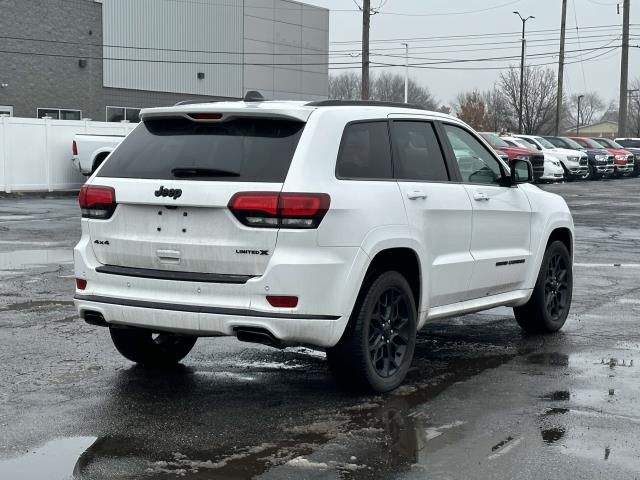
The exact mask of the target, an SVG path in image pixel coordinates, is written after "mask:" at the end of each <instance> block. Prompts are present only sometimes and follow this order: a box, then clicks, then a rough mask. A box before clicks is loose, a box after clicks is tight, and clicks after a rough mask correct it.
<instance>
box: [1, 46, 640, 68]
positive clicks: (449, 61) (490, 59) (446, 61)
mask: <svg viewBox="0 0 640 480" xmlns="http://www.w3.org/2000/svg"><path fill="white" fill-rule="evenodd" d="M619 47H620V46H619V45H617V46H613V47H610V46H601V47H593V48H585V49H578V50H569V51H568V52H570V53H577V52H584V51H587V52H593V51H597V50H602V49H611V48H619ZM635 47H636V48H640V47H638V46H635ZM0 53H5V54H15V55H26V56H37V57H53V58H72V59H74V60H75V59H77V58H78V55H69V54H59V53H42V52H24V51H12V50H0ZM555 55H556V52H555V50H554V51H552V52H544V53H537V54H532V55H530V56H531V57H542V58H543V57H550V56H555ZM84 58H86V59H90V60H102V61H122V62H132V63H153V64H178V65H183V64H184V65H224V66H245V65H246V66H262V67H274V68H281V67H287V66H290V67H302V66H331V65H338V66H347V67H346V68H356V67H357V66H359V65H361V62H315V63H267V62H260V63H254V62H247V63H243V62H210V61H206V62H202V61H195V60H153V59H134V58H118V57H103V56H86V57H84ZM515 58H517V56H515V55H514V56H503V57H485V58H477V59H444V60H443V59H440V60H438V61H435V62H421V63H413V64H410V66H411V67H413V68H421V67H427V66H434V65H443V64H458V63H476V62H495V61H499V60H509V59H515ZM372 63H373V62H372ZM375 63H376V64H378V65H384V66H388V67H394V66H404V64H392V63H388V64H387V63H385V64H383V63H382V62H375ZM482 68H486V69H492V68H496V67H478V69H482ZM501 68H506V67H501Z"/></svg>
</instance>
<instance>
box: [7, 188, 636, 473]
mask: <svg viewBox="0 0 640 480" xmlns="http://www.w3.org/2000/svg"><path fill="white" fill-rule="evenodd" d="M639 186H640V181H638V180H631V179H630V180H622V181H602V182H597V183H594V182H591V183H589V184H586V183H573V184H566V185H554V186H549V187H545V188H547V189H549V190H551V191H554V192H557V193H559V194H562V195H563V196H564V197H565V198H566V199H567V201H568V203H569V205H570V206H571V208H572V211H573V213H574V216H575V222H576V231H577V244H576V256H575V261H576V281H575V294H574V303H573V308H572V312H571V315H570V318H569V321H568V322H567V325H566V326H565V328H564V329H563V330H562V331H561V332H560V333H558V334H556V335H552V336H547V337H542V336H526V335H523V334H522V332H521V331H520V330H519V329H518V327H517V325H516V323H515V320H514V319H513V315H512V313H511V311H510V310H509V309H506V308H501V309H495V310H492V311H490V312H484V313H481V314H476V315H469V316H466V317H458V318H455V319H450V320H445V321H438V322H437V323H433V324H430V325H428V326H427V327H426V328H425V329H424V330H423V331H422V332H420V334H419V338H418V345H417V350H416V359H415V362H414V366H413V369H412V371H411V372H410V375H409V378H408V380H407V382H406V383H405V385H404V386H402V387H401V388H400V389H398V390H397V391H395V392H393V393H392V394H388V395H380V396H370V397H366V396H357V395H353V394H349V393H345V392H342V391H340V390H339V389H338V388H337V387H336V386H335V384H334V383H333V380H332V378H331V376H330V375H329V373H328V371H327V368H326V365H325V360H324V354H323V353H322V352H317V351H314V350H310V349H306V348H289V349H285V350H282V351H280V350H273V349H268V348H267V347H260V346H254V345H250V344H242V343H239V342H237V341H235V340H234V339H204V340H201V341H199V343H198V344H197V345H196V348H195V349H194V351H193V352H192V353H191V354H190V355H189V356H188V357H187V358H186V359H185V361H184V362H183V365H180V366H179V367H177V368H175V369H171V370H168V371H160V370H147V369H143V368H140V367H135V366H132V365H131V364H130V363H127V362H126V361H125V360H123V359H122V358H121V357H120V356H119V355H118V354H117V353H116V352H115V350H114V349H113V347H112V346H111V344H110V341H109V338H108V334H107V332H106V331H105V330H102V329H99V328H96V327H91V326H88V325H85V324H84V323H83V322H81V321H80V320H78V319H77V318H76V316H75V312H74V310H73V306H72V303H71V301H70V294H71V292H72V290H73V275H72V273H73V272H72V264H71V262H72V257H71V253H70V252H71V251H70V247H71V246H72V245H73V244H74V242H75V241H76V240H77V238H78V236H79V225H78V221H79V219H78V212H77V209H76V207H75V203H74V200H73V199H71V198H55V199H39V198H21V199H15V198H13V199H0V233H1V234H2V237H0V271H2V275H3V282H2V283H1V284H0V319H1V320H0V342H1V348H0V362H1V364H2V366H3V367H2V369H0V382H1V384H2V386H3V388H2V389H1V391H0V432H1V434H0V478H3V479H4V478H11V479H18V478H29V479H30V478H51V479H55V478H80V479H85V478H86V479H101V478H117V479H125V478H126V479H129V478H154V479H155V478H160V479H162V478H167V479H169V478H189V479H198V478H202V479H204V478H206V479H210V478H216V479H245V478H252V477H257V478H265V479H280V478H290V479H301V478H309V479H335V478H345V479H347V478H353V479H375V478H380V479H387V478H401V479H402V478H405V479H418V478H420V479H422V478H451V479H458V478H459V479H468V478H519V479H527V478H531V479H534V478H535V479H537V478H541V479H542V478H555V477H562V478H576V479H583V478H615V479H624V478H638V477H639V476H640V414H638V411H637V408H638V407H637V405H638V401H639V400H640V381H639V380H640V373H638V355H640V327H639V325H638V310H639V309H640V297H639V296H638V292H639V291H640V284H639V283H638V273H639V272H640V270H639V268H640V248H639V247H640V234H639V233H638V230H637V228H638V225H640V223H638V220H639V219H640V193H638V192H639V191H640V189H638V187H639ZM611 198H616V202H615V204H614V203H613V202H611ZM621 212H623V213H624V214H621ZM614 265H615V266H614Z"/></svg>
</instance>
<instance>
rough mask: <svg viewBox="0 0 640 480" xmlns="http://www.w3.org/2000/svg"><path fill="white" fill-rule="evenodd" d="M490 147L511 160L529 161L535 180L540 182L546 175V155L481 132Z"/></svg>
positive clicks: (492, 134) (493, 134)
mask: <svg viewBox="0 0 640 480" xmlns="http://www.w3.org/2000/svg"><path fill="white" fill-rule="evenodd" d="M480 135H481V136H482V138H484V139H485V140H486V141H487V143H488V144H489V145H491V146H492V147H493V149H494V150H495V151H497V152H498V153H504V154H505V155H506V156H507V157H509V160H515V159H520V160H529V162H531V165H532V166H533V178H534V180H539V179H540V178H541V177H542V176H543V175H544V154H543V153H540V152H539V151H538V150H534V149H532V148H520V147H514V146H512V145H509V144H508V143H507V142H505V141H504V140H503V139H501V138H500V136H498V135H496V134H495V133H490V132H480Z"/></svg>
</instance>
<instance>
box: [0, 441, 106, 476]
mask: <svg viewBox="0 0 640 480" xmlns="http://www.w3.org/2000/svg"><path fill="white" fill-rule="evenodd" d="M95 441H96V437H71V438H59V439H56V440H52V441H50V442H48V443H46V444H45V445H43V446H42V447H40V448H37V449H35V450H32V451H28V452H27V453H25V454H23V455H21V456H19V457H14V458H9V459H6V460H0V478H3V479H5V478H6V479H15V480H17V479H20V480H41V479H43V478H48V479H52V480H63V479H71V478H73V472H74V466H75V465H76V462H77V461H78V458H79V457H80V455H81V454H82V452H84V451H85V450H86V449H87V448H89V447H90V446H91V444H93V442H95ZM45 472H46V473H45Z"/></svg>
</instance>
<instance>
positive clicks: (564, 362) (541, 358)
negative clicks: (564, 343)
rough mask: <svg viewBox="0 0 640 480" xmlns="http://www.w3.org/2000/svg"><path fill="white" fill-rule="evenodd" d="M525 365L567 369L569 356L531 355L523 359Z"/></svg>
mask: <svg viewBox="0 0 640 480" xmlns="http://www.w3.org/2000/svg"><path fill="white" fill-rule="evenodd" d="M525 361H526V362H527V363H531V364H533V365H545V366H552V367H568V366H569V355H566V354H564V353H556V352H552V353H533V354H531V355H528V356H527V357H525Z"/></svg>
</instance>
